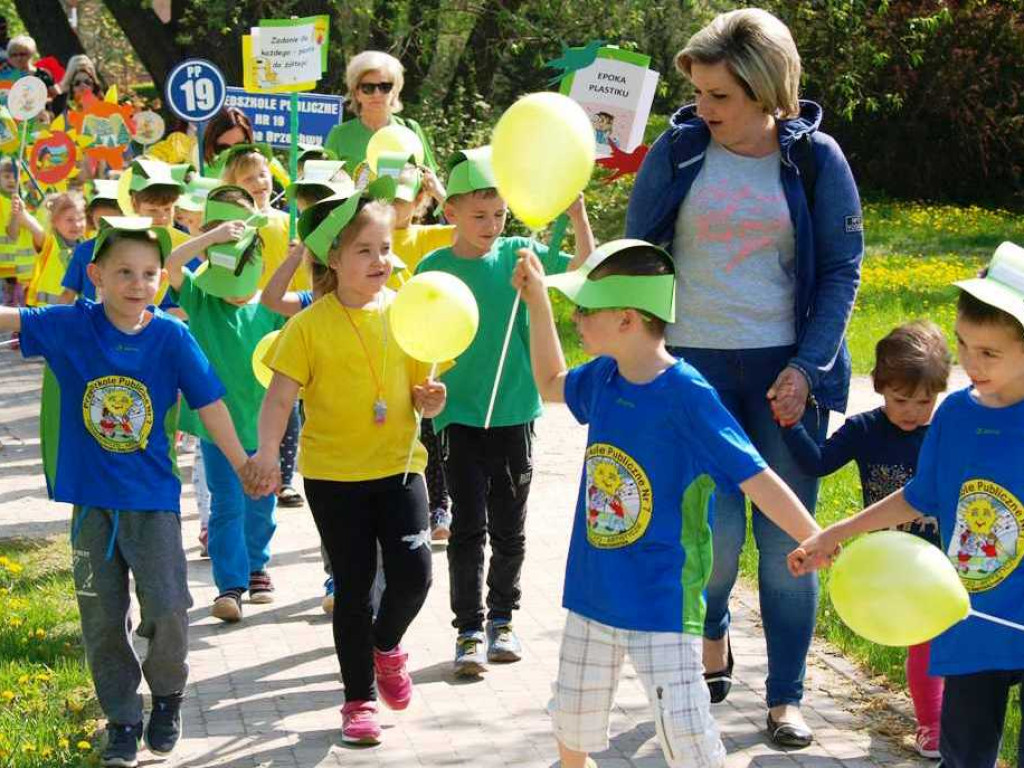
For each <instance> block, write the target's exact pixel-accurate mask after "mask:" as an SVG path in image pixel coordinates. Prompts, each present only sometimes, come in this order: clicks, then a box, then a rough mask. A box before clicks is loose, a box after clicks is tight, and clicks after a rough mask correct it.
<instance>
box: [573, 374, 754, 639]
mask: <svg viewBox="0 0 1024 768" xmlns="http://www.w3.org/2000/svg"><path fill="white" fill-rule="evenodd" d="M565 402H566V404H567V405H568V406H569V410H570V411H572V414H573V416H575V417H576V420H577V421H579V422H580V423H581V424H589V425H590V429H589V432H588V435H587V451H586V455H585V458H584V465H583V474H582V477H581V479H580V491H579V497H578V500H577V503H576V518H575V520H574V522H573V529H572V539H571V542H570V545H569V559H568V563H567V565H566V573H565V591H564V595H563V599H562V604H563V605H564V606H565V607H566V608H568V609H569V610H571V611H574V612H576V613H578V614H580V615H582V616H586V617H588V618H591V619H594V620H596V621H599V622H601V623H603V624H608V625H610V626H613V627H620V628H623V629H633V630H641V631H647V632H685V633H688V634H693V635H701V634H703V632H704V614H705V613H706V603H705V600H704V594H703V593H704V588H705V587H706V586H707V582H708V579H709V578H710V576H711V562H712V554H711V517H712V508H713V504H714V498H715V491H716V489H717V488H722V489H723V490H725V491H729V492H736V491H737V486H738V485H739V484H740V483H743V482H744V481H746V480H749V479H750V478H751V477H753V476H754V475H757V474H758V473H760V472H762V471H763V470H764V469H765V468H766V465H765V463H764V460H763V459H762V458H761V456H760V455H759V454H758V452H757V450H756V449H755V448H754V446H753V445H751V443H750V440H749V439H748V438H747V436H746V435H745V434H744V432H743V429H742V427H740V425H739V424H738V423H737V422H736V420H735V419H734V418H733V417H732V416H731V415H730V414H729V412H728V411H727V410H726V409H725V406H723V405H722V402H721V401H720V400H719V399H718V394H717V393H716V392H715V390H714V389H713V388H712V387H711V385H710V384H708V383H707V381H706V380H705V379H704V377H703V376H701V375H700V374H699V373H698V372H697V370H696V369H694V368H693V367H691V366H690V365H689V364H687V363H686V362H684V361H682V360H679V361H677V362H676V364H675V365H673V366H672V367H671V368H668V369H667V370H665V371H664V372H663V373H662V374H661V375H660V376H658V377H657V378H656V379H654V380H653V381H651V382H648V383H647V384H633V383H631V382H629V381H627V380H626V379H624V378H623V377H622V376H621V375H620V374H619V371H618V366H617V365H616V363H615V361H614V360H612V359H610V358H607V357H599V358H597V359H596V360H593V361H591V362H589V363H587V364H586V365H583V366H581V367H579V368H574V369H573V370H571V371H569V374H568V376H567V377H566V380H565Z"/></svg>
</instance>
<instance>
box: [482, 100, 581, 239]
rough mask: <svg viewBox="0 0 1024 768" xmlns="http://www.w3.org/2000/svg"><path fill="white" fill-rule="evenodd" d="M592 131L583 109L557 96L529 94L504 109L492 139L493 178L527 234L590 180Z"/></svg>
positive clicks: (561, 208) (564, 206)
mask: <svg viewBox="0 0 1024 768" xmlns="http://www.w3.org/2000/svg"><path fill="white" fill-rule="evenodd" d="M595 149H596V145H595V143H594V128H593V126H592V125H591V124H590V120H589V119H588V118H587V113H586V112H584V111H583V108H582V107H581V106H580V105H579V104H577V103H576V102H575V101H573V100H572V99H570V98H569V97H568V96H562V95H561V94H559V93H533V94H530V95H529V96H524V97H523V98H521V99H519V101H517V102H516V103H515V104H513V105H512V106H511V107H509V108H508V109H507V110H505V114H503V115H502V116H501V119H500V120H498V124H497V125H496V126H495V127H494V134H493V135H492V137H491V150H492V153H493V160H492V162H493V166H494V179H495V181H496V182H497V184H498V191H499V192H500V193H501V196H502V197H503V198H504V199H505V202H506V203H508V206H509V208H511V209H512V212H513V213H514V214H515V215H516V216H518V217H519V219H520V220H521V221H522V222H523V223H524V224H526V226H528V227H529V228H530V229H541V228H542V227H543V226H544V225H546V224H547V223H548V222H550V221H551V220H553V219H554V218H555V217H556V216H558V215H559V214H561V213H563V212H564V211H565V210H566V209H567V208H568V207H569V206H570V205H572V203H573V201H574V200H575V199H576V196H577V195H578V194H579V193H580V192H582V191H583V189H584V188H585V187H586V186H587V182H589V181H590V174H591V173H592V172H593V170H594V152H595Z"/></svg>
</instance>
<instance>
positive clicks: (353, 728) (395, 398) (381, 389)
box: [254, 192, 445, 744]
mask: <svg viewBox="0 0 1024 768" xmlns="http://www.w3.org/2000/svg"><path fill="white" fill-rule="evenodd" d="M393 221H394V220H393V214H392V211H391V209H390V207H389V206H387V205H386V204H384V203H382V202H377V201H371V200H368V199H367V198H365V197H364V196H363V195H362V194H361V193H358V192H357V193H354V194H353V195H352V196H350V197H348V198H347V199H346V198H340V197H333V198H329V199H327V200H324V201H322V202H320V203H318V204H317V205H314V206H313V207H312V208H310V209H308V210H307V211H306V212H305V213H303V215H302V218H301V220H300V221H299V234H300V236H301V237H302V240H303V242H304V243H305V245H306V247H307V248H308V249H309V250H310V251H311V252H312V253H313V255H314V256H315V257H316V258H317V259H318V260H319V261H320V262H321V263H324V264H326V265H328V266H329V267H330V269H331V270H332V274H333V276H334V281H335V285H334V286H332V288H333V290H332V291H331V292H330V294H328V295H325V296H324V297H323V298H322V299H320V300H319V301H317V302H315V303H314V304H313V305H312V306H310V307H309V308H308V309H306V310H304V311H302V312H300V313H299V314H298V315H296V316H295V317H293V318H292V319H291V320H290V321H289V323H288V325H287V326H285V329H284V331H283V332H282V334H281V337H280V339H279V341H278V344H277V348H276V349H275V350H272V351H271V353H270V354H269V355H268V357H267V364H268V365H269V366H270V367H271V369H273V371H274V377H273V379H272V380H271V382H270V387H269V389H268V390H267V397H266V400H265V402H264V406H263V412H262V413H261V415H260V450H259V453H258V454H257V455H256V457H255V458H254V462H256V465H257V466H258V467H259V468H260V472H261V473H262V474H263V475H267V474H269V473H273V472H274V471H275V470H276V469H277V467H278V447H279V446H280V444H281V436H282V435H283V433H284V429H285V425H286V423H287V421H288V415H289V414H290V413H291V410H292V406H293V404H294V402H295V398H296V397H297V395H298V393H299V389H300V387H302V388H304V390H305V394H304V396H303V397H304V404H305V410H306V422H305V424H304V425H303V428H302V438H301V442H300V454H299V462H300V469H301V471H302V476H303V478H304V480H305V490H306V498H307V499H308V500H309V506H310V509H311V510H312V511H313V518H314V520H315V521H316V526H317V530H319V532H320V538H321V540H322V541H323V542H324V544H325V546H326V547H327V551H328V552H329V553H330V556H331V562H332V563H333V565H334V568H335V569H336V573H337V575H338V590H337V601H336V604H335V610H334V616H333V622H334V645H335V650H336V651H337V653H338V660H339V662H340V665H341V677H342V680H343V681H344V684H345V705H344V706H343V707H342V710H341V713H342V739H343V740H344V741H346V742H348V743H352V744H376V743H378V742H379V741H380V735H381V730H380V725H379V723H378V720H377V705H376V701H375V699H376V695H377V693H379V695H380V697H381V699H383V701H384V703H385V704H387V705H388V706H389V707H390V708H391V709H396V710H399V709H405V708H406V707H407V706H408V704H409V701H410V699H411V697H412V679H411V678H410V677H409V673H408V672H407V671H406V661H407V659H408V656H407V654H406V653H405V652H404V651H403V650H402V646H401V644H400V643H401V640H402V637H403V635H404V634H405V631H406V629H407V628H408V627H409V624H410V623H411V622H412V620H413V619H414V618H415V616H416V614H417V613H418V612H419V610H420V608H421V607H422V606H423V601H424V600H425V599H426V596H427V589H428V588H429V586H430V570H431V564H430V533H429V528H428V512H427V498H426V489H425V487H424V484H423V478H422V475H421V473H422V472H423V468H424V466H425V464H426V453H425V451H424V449H423V446H422V445H419V444H417V446H416V450H415V452H414V457H413V463H412V475H411V476H410V478H409V479H408V481H406V482H403V473H404V471H405V467H406V454H407V452H408V449H409V438H410V437H411V436H412V434H413V432H414V430H415V428H416V422H415V414H414V410H413V409H414V408H415V409H417V410H420V411H421V412H422V413H423V415H424V416H427V417H430V416H435V415H436V414H437V413H438V412H439V411H440V410H441V408H442V407H443V406H444V401H445V388H444V385H443V384H439V383H436V382H433V381H431V380H430V379H427V378H426V373H427V371H428V370H429V367H428V366H427V365H425V364H422V363H418V362H416V361H414V360H412V359H410V358H409V357H408V356H406V354H405V353H404V352H403V351H402V349H401V348H400V347H399V346H398V345H397V344H396V343H395V342H394V339H393V336H392V334H391V332H390V329H389V321H388V315H387V308H388V306H389V305H390V304H391V301H392V300H393V299H394V294H393V293H392V292H391V291H389V290H387V289H386V288H385V283H386V282H387V279H388V277H389V276H390V273H391V262H390V260H389V258H388V256H389V252H390V243H391V228H392V224H393ZM416 382H422V383H421V384H419V385H416ZM339 387H343V388H344V389H343V390H339ZM339 391H344V396H339V394H338V393H339ZM260 490H264V489H263V488H261V489H260ZM378 542H379V544H380V546H381V548H382V549H383V553H384V557H383V561H384V570H385V572H386V574H387V588H386V589H385V591H384V595H383V597H382V598H381V602H380V611H379V612H378V613H377V617H376V619H373V618H372V613H371V609H370V586H371V583H372V582H373V579H374V572H375V570H376V561H377V544H378ZM375 680H376V689H377V691H376V693H375V692H374V681H375Z"/></svg>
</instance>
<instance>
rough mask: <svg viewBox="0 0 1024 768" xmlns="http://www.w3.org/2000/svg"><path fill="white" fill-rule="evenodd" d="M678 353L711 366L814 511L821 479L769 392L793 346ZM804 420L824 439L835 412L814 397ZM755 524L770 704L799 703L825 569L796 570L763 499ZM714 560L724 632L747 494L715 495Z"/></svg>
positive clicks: (712, 613)
mask: <svg viewBox="0 0 1024 768" xmlns="http://www.w3.org/2000/svg"><path fill="white" fill-rule="evenodd" d="M671 351H672V353H673V354H675V355H677V356H682V357H683V358H684V359H685V360H686V362H688V363H690V365H692V366H693V367H694V368H696V369H697V370H698V371H700V372H701V374H703V376H704V378H706V379H707V380H708V382H710V384H711V385H712V386H713V387H714V388H715V389H716V390H717V391H718V396H719V397H720V398H721V400H722V403H723V404H724V405H725V407H726V408H728V409H729V412H730V413H731V414H732V415H733V417H735V418H736V420H737V421H738V422H739V423H740V426H742V427H743V429H744V431H745V432H746V433H747V436H748V437H749V438H750V441H751V442H752V443H753V444H754V447H755V448H757V450H758V451H759V452H760V454H761V456H762V457H764V460H765V461H766V462H767V463H768V466H770V467H771V468H772V469H773V470H775V472H776V473H777V474H778V475H779V477H781V478H782V481H783V482H785V483H786V484H787V485H788V486H789V487H790V488H792V489H793V492H794V493H796V495H797V496H798V497H799V498H800V500H801V501H802V502H803V503H804V506H806V507H807V509H808V510H809V511H810V512H811V514H814V507H815V504H816V503H817V500H818V480H817V478H814V477H811V476H810V475H807V474H804V473H803V472H802V471H801V470H800V468H799V467H798V466H797V464H796V461H795V460H794V458H793V456H792V455H791V454H790V452H789V449H788V448H787V447H786V444H785V443H784V442H783V440H782V434H781V432H780V428H779V426H778V425H777V424H776V423H775V421H774V420H773V419H772V411H771V406H770V404H769V402H768V400H767V399H766V397H765V394H766V393H767V391H768V389H769V387H771V385H772V384H773V383H774V382H775V379H776V377H777V376H778V375H779V373H780V372H781V371H782V369H783V368H785V367H786V363H787V362H788V361H789V360H790V359H791V358H792V356H793V348H792V347H771V348H767V349H742V350H718V349H695V348H692V347H673V348H672V350H671ZM802 421H803V425H804V427H805V428H806V429H807V432H808V433H809V434H810V435H811V436H812V437H813V438H814V439H815V440H818V441H819V442H820V441H821V440H823V439H824V437H825V433H826V429H827V427H828V413H827V411H824V410H822V409H820V408H819V407H818V406H817V405H815V404H813V403H809V404H808V406H807V410H806V411H805V413H804V417H803V420H802ZM752 526H753V529H754V541H755V542H756V543H757V551H758V568H757V576H758V590H759V596H760V603H761V619H762V622H763V624H764V634H765V642H766V644H767V646H768V680H767V683H766V687H767V700H768V706H769V707H774V706H777V705H779V704H799V703H800V700H801V699H802V698H803V692H804V685H803V680H804V672H805V667H806V660H807V651H808V650H809V649H810V647H811V636H812V635H813V634H814V622H815V616H816V613H817V608H818V577H817V576H816V575H814V574H810V575H808V576H802V577H800V578H794V577H793V576H791V575H790V573H789V571H788V570H787V568H786V555H787V554H788V553H789V552H790V551H791V550H792V549H793V548H794V547H795V546H796V542H795V541H794V540H793V539H792V538H791V537H790V536H789V535H788V534H787V533H785V532H784V531H783V530H782V529H781V528H779V527H778V526H777V525H775V523H773V522H772V521H771V520H769V519H768V518H767V517H765V516H764V514H762V513H761V511H760V510H758V509H757V508H756V507H754V509H753V518H752ZM712 533H713V536H714V545H713V546H714V566H713V568H712V571H711V580H710V581H709V582H708V587H707V615H706V617H705V621H704V636H705V637H707V638H709V639H711V640H718V639H721V638H722V637H723V636H724V635H725V634H726V632H728V630H729V595H730V593H731V592H732V587H733V584H735V583H736V574H737V571H738V570H739V558H740V552H741V551H742V549H743V543H744V541H745V540H746V535H747V513H746V504H745V500H744V497H743V495H742V494H732V493H721V492H719V493H718V495H717V496H716V500H715V508H714V519H713V521H712Z"/></svg>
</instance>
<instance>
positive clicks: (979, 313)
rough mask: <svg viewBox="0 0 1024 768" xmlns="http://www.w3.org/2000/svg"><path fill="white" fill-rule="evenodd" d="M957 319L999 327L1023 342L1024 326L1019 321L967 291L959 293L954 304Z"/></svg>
mask: <svg viewBox="0 0 1024 768" xmlns="http://www.w3.org/2000/svg"><path fill="white" fill-rule="evenodd" d="M956 314H957V317H962V318H963V319H964V320H968V321H969V322H972V323H977V324H979V325H1001V326H1003V327H1004V328H1006V329H1008V330H1009V331H1010V332H1011V333H1013V334H1014V335H1015V336H1016V337H1017V339H1018V341H1024V325H1021V323H1020V320H1018V319H1017V318H1016V317H1014V316H1013V315H1011V314H1010V313H1009V312H1005V311H1003V310H1001V309H999V307H994V306H992V305H991V304H986V303H985V302H984V301H982V300H981V299H979V298H976V297H975V296H973V295H971V294H970V293H968V292H967V291H960V298H958V299H957V302H956Z"/></svg>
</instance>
